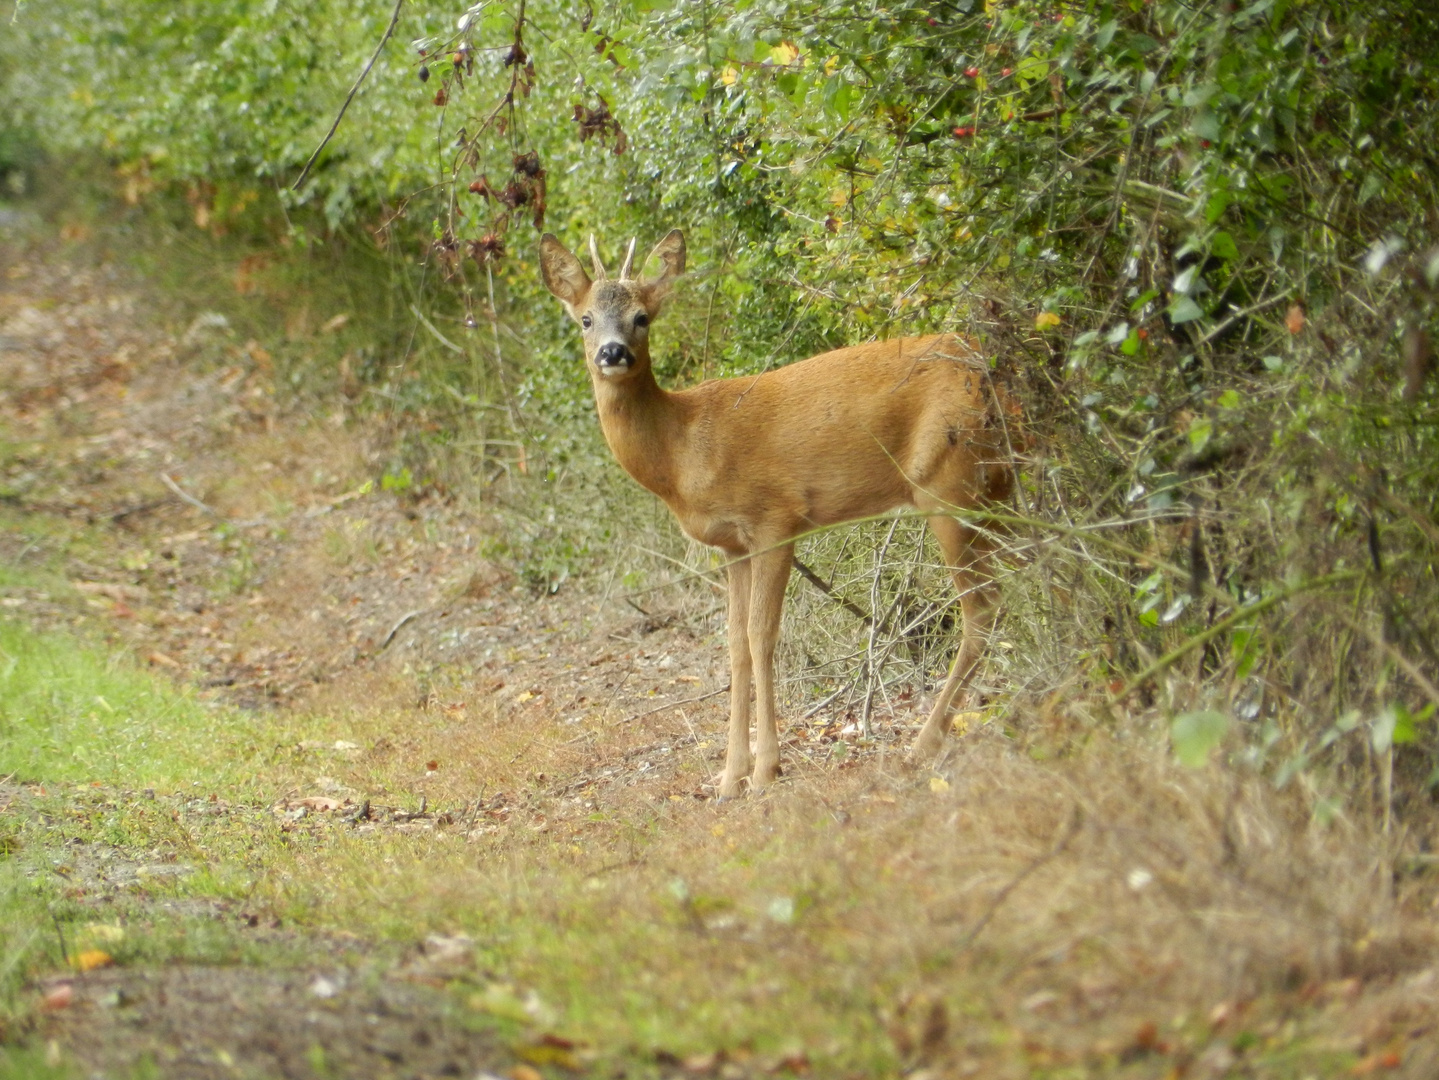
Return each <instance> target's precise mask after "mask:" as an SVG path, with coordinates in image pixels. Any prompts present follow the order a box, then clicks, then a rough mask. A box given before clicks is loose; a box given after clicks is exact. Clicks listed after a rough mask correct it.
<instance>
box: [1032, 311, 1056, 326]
mask: <svg viewBox="0 0 1439 1080" xmlns="http://www.w3.org/2000/svg"><path fill="white" fill-rule="evenodd" d="M1060 321H1061V320H1060V318H1059V315H1058V313H1056V312H1053V311H1041V312H1040V313H1039V314H1038V315H1036V316H1035V317H1034V328H1035V329H1036V330H1048V329H1049V328H1050V327H1051V326H1058V325H1059V324H1060Z"/></svg>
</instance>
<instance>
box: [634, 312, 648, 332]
mask: <svg viewBox="0 0 1439 1080" xmlns="http://www.w3.org/2000/svg"><path fill="white" fill-rule="evenodd" d="M649 324H650V317H649V316H648V315H646V314H645V313H644V312H643V311H641V312H640V313H639V314H638V315H636V316H635V329H636V330H639V329H641V328H643V327H646V326H648V325H649Z"/></svg>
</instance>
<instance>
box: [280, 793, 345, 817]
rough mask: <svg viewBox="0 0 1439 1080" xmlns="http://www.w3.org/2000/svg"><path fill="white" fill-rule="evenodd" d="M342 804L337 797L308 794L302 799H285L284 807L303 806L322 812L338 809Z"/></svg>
mask: <svg viewBox="0 0 1439 1080" xmlns="http://www.w3.org/2000/svg"><path fill="white" fill-rule="evenodd" d="M344 805H345V804H344V803H343V802H341V801H340V800H339V799H332V798H330V797H329V796H328V795H310V796H308V797H306V798H303V799H287V800H286V801H285V806H286V807H289V808H293V807H296V806H303V807H304V808H305V809H307V810H315V811H317V812H319V813H322V814H323V813H328V812H329V811H331V810H338V809H340V807H342V806H344Z"/></svg>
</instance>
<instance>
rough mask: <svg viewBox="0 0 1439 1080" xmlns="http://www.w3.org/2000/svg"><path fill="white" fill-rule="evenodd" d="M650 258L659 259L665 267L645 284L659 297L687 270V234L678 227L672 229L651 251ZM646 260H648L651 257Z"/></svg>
mask: <svg viewBox="0 0 1439 1080" xmlns="http://www.w3.org/2000/svg"><path fill="white" fill-rule="evenodd" d="M650 259H658V260H659V261H660V265H661V266H663V267H664V269H663V270H662V271H661V272H660V276H659V277H657V278H655V279H654V280H653V281H651V282H648V283H646V286H645V287H646V289H648V290H649V292H650V293H651V295H653V296H654V297H655V298H656V299H658V298H659V297H662V296H664V294H665V293H667V292H669V289H670V286H671V285H673V284H674V283H675V279H676V278H677V277H679V276H680V275H681V274H683V273H684V272H685V234H684V233H682V232H680V231H679V230H678V229H671V230H670V231H669V234H668V235H667V236H666V237H665V238H664V239H663V240H661V241H660V242H659V243H658V244H656V245H655V249H654V250H653V251H651V252H650ZM645 261H646V262H648V261H649V259H646V260H645Z"/></svg>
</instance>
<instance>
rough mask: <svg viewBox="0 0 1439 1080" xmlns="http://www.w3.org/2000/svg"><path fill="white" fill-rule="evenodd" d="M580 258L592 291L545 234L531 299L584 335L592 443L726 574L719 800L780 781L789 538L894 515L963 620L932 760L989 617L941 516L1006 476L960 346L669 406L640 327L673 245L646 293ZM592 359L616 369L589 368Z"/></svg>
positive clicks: (980, 545)
mask: <svg viewBox="0 0 1439 1080" xmlns="http://www.w3.org/2000/svg"><path fill="white" fill-rule="evenodd" d="M592 255H594V264H595V270H596V278H595V280H593V281H591V279H590V277H589V275H588V274H586V273H585V271H584V268H583V267H582V266H581V265H580V263H579V260H578V259H576V258H575V256H574V255H572V254H571V253H570V252H569V251H568V250H566V249H565V248H564V247H563V246H562V245H561V244H560V242H559V241H558V240H557V239H556V238H555V237H554V236H552V235H549V234H546V235H545V236H544V238H543V239H542V240H541V241H540V264H541V268H542V271H543V273H544V278H545V284H546V285H547V286H548V287H549V289H550V291H551V292H553V293H554V294H555V295H556V296H557V297H559V299H560V300H561V302H562V303H564V305H565V307H566V309H567V310H568V311H569V313H570V315H571V317H572V318H574V319H575V320H576V321H577V322H580V323H581V326H582V327H584V334H585V358H586V361H587V366H588V368H589V372H590V379H591V382H592V383H593V385H594V390H595V403H596V406H597V409H598V412H599V418H600V426H601V428H602V430H603V431H604V435H605V441H606V442H607V443H608V444H609V447H610V449H611V450H612V451H613V452H614V455H615V458H616V459H617V460H618V461H619V463H620V465H621V466H623V467H624V469H625V471H626V472H628V473H629V474H630V475H631V476H633V477H634V478H635V479H636V480H638V481H639V482H640V483H641V484H642V485H644V486H645V487H646V488H648V489H649V490H650V491H652V492H654V493H655V494H656V495H658V496H659V497H660V498H661V499H663V500H664V501H665V503H666V505H668V506H669V508H670V509H671V510H672V511H673V512H674V514H675V516H676V517H677V518H678V519H679V522H680V525H681V527H682V528H683V529H684V530H685V532H686V533H688V534H689V535H690V536H692V537H694V538H695V539H696V540H700V541H702V542H703V543H706V544H711V545H713V546H715V547H717V548H720V549H721V550H722V551H724V552H725V553H726V554H727V555H729V556H730V557H731V558H732V559H734V560H736V561H735V562H733V563H732V564H731V566H730V572H729V574H730V587H729V592H730V598H729V599H730V612H729V638H730V672H731V686H732V689H731V703H730V732H729V752H728V758H727V760H726V764H725V772H724V776H723V778H722V780H721V783H720V794H721V795H725V796H729V795H735V794H738V793H739V790H740V784H741V781H742V779H743V778H744V777H745V775H746V774H750V786H751V788H752V789H754V790H758V789H761V788H763V787H764V786H765V785H766V784H768V783H769V782H770V781H771V780H773V779H774V778H775V776H776V775H778V772H779V746H778V735H777V730H776V726H775V718H774V647H775V642H776V640H777V638H778V633H779V621H780V613H781V608H782V605H783V602H784V588H785V582H786V581H787V579H788V577H789V571H790V566H791V563H792V560H793V548H794V545H793V541H794V539H795V538H796V537H797V536H799V535H801V534H803V533H805V532H807V531H809V530H811V529H814V528H818V527H821V526H825V525H833V524H837V523H839V522H844V521H852V520H854V519H856V518H862V517H867V516H870V515H873V514H880V513H884V512H885V511H888V510H893V509H895V508H898V507H905V506H910V507H916V508H918V509H919V510H921V511H924V512H931V511H932V512H933V513H932V516H930V518H929V523H930V527H931V529H932V530H933V532H934V533H935V536H936V538H937V539H938V541H939V544H940V547H941V549H942V550H943V552H944V557H945V562H946V565H948V566H949V567H950V570H951V572H952V574H953V576H954V580H955V585H956V587H957V588H958V589H959V590H960V597H961V604H962V606H963V610H964V639H963V641H962V643H961V645H960V649H959V653H958V655H957V656H956V657H955V661H954V664H953V666H952V667H951V669H950V674H949V678H948V679H947V680H946V682H945V686H944V688H943V689H942V690H941V691H940V693H939V696H938V698H937V699H936V701H935V704H934V708H933V711H932V712H931V714H930V717H929V719H928V721H927V722H926V723H925V725H924V728H923V729H922V730H921V732H920V734H919V737H918V738H917V739H916V742H915V751H916V752H917V753H918V754H922V755H928V754H932V753H934V752H935V751H937V750H938V749H939V747H940V746H941V745H942V741H943V738H944V734H945V728H946V721H947V719H948V714H949V710H950V708H951V706H952V704H953V702H954V699H955V697H956V696H957V695H958V694H959V692H960V691H961V690H962V689H963V688H964V686H965V685H967V683H968V681H969V678H970V676H971V675H972V674H973V671H974V669H975V667H976V666H977V664H978V660H979V656H980V653H981V651H982V647H983V638H984V636H985V634H986V633H987V631H988V628H989V625H990V623H991V622H992V617H993V614H992V613H993V607H994V603H993V599H994V598H993V592H994V590H993V584H992V581H991V575H990V570H989V565H988V563H989V557H990V554H991V546H990V544H989V542H988V541H987V540H986V539H985V538H984V537H983V536H981V535H980V534H978V533H976V532H975V531H974V530H973V529H970V528H968V527H967V526H965V525H963V524H961V523H960V522H959V521H958V520H956V519H955V518H954V517H952V516H950V514H949V511H951V510H954V509H972V508H975V507H978V506H981V505H983V504H985V503H988V502H993V501H995V500H999V499H1003V498H1005V497H1006V496H1007V495H1008V493H1009V488H1010V483H1011V477H1012V473H1013V469H1012V461H1011V454H1010V450H1009V447H1008V443H1007V441H1006V439H1005V437H1004V431H1003V428H1002V424H1001V419H1002V415H1001V409H1000V403H1001V401H1000V399H999V398H998V397H997V396H996V391H995V389H994V388H993V386H992V385H991V383H990V382H989V380H988V378H987V372H986V367H985V365H984V363H983V358H982V357H981V355H980V354H979V352H978V351H977V349H976V348H975V346H974V343H973V342H971V341H969V340H967V339H965V338H962V337H959V336H957V335H952V334H949V335H936V336H932V337H920V338H899V339H895V340H891V341H878V342H871V343H868V344H865V345H856V346H852V347H850V348H847V349H837V350H835V351H833V352H827V353H822V354H820V355H819V356H813V357H810V358H809V359H808V360H802V361H799V362H798V363H795V364H790V365H788V366H787V367H783V368H779V369H776V370H774V371H768V372H765V373H763V374H760V375H755V376H746V377H742V378H737V379H721V380H714V381H711V382H706V383H703V384H701V385H699V386H696V387H694V388H693V389H690V390H680V391H667V390H663V389H661V388H660V386H659V385H658V384H657V383H656V382H655V378H654V373H653V371H652V370H651V366H650V355H649V333H648V326H647V321H648V320H650V319H653V318H654V317H655V316H656V315H658V313H659V308H660V303H661V301H662V299H663V297H664V294H665V293H666V292H667V291H668V289H669V286H670V285H671V284H672V282H673V280H674V278H676V277H678V276H679V274H681V273H683V271H684V258H685V252H684V238H683V237H682V236H681V235H680V233H679V231H678V230H675V231H672V232H671V233H670V234H669V235H668V236H666V237H665V239H664V240H662V241H661V242H660V244H659V246H658V247H656V248H655V251H654V252H653V253H652V255H651V258H652V259H659V260H660V261H661V263H662V264H663V265H664V272H663V273H662V274H661V276H660V277H659V278H657V279H655V280H653V281H649V282H642V281H639V280H632V279H629V278H627V277H621V278H620V279H619V280H610V279H609V278H608V277H607V276H606V275H605V274H604V268H603V266H602V265H601V264H600V262H599V258H598V255H597V254H594V252H593V245H592ZM626 269H628V260H627V261H626ZM585 320H588V321H589V326H588V327H585ZM637 320H638V321H637ZM606 347H608V349H609V350H610V351H611V352H613V353H615V355H621V354H622V356H623V359H622V360H620V361H618V362H616V363H614V364H607V363H602V362H600V360H597V357H600V356H601V350H602V349H605V348H606ZM751 678H753V681H754V688H755V699H756V700H755V704H756V713H757V717H756V720H757V725H756V727H757V747H756V750H755V753H754V754H753V755H752V754H751V751H750V745H749V706H750V683H751ZM751 764H753V772H752V773H751Z"/></svg>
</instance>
